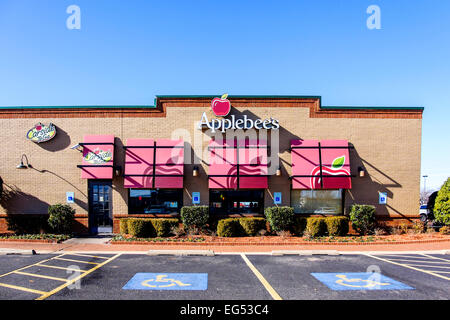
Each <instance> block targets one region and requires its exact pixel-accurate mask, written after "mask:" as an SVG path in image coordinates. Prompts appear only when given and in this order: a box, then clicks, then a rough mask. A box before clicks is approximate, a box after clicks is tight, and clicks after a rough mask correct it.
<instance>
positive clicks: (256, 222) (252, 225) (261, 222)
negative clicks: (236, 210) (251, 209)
mask: <svg viewBox="0 0 450 320" xmlns="http://www.w3.org/2000/svg"><path fill="white" fill-rule="evenodd" d="M239 223H240V225H241V227H242V231H243V234H244V235H246V236H249V237H253V236H256V235H257V234H258V231H259V230H261V229H264V230H265V229H266V219H264V218H258V217H252V218H240V219H239Z"/></svg>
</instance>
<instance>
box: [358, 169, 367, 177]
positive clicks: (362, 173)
mask: <svg viewBox="0 0 450 320" xmlns="http://www.w3.org/2000/svg"><path fill="white" fill-rule="evenodd" d="M358 173H359V176H360V177H361V178H362V177H364V176H365V175H366V170H365V169H364V168H363V167H358Z"/></svg>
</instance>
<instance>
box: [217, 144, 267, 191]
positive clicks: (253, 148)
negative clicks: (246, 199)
mask: <svg viewBox="0 0 450 320" xmlns="http://www.w3.org/2000/svg"><path fill="white" fill-rule="evenodd" d="M267 170H268V167H267V142H266V141H263V140H258V139H254V140H251V139H250V140H236V139H228V140H226V139H220V140H211V141H210V143H209V175H208V184H209V188H210V189H266V188H267V187H268V182H267V176H268V174H267Z"/></svg>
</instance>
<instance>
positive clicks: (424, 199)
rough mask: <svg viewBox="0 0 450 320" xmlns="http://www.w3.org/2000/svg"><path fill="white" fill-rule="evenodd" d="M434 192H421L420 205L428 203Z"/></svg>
mask: <svg viewBox="0 0 450 320" xmlns="http://www.w3.org/2000/svg"><path fill="white" fill-rule="evenodd" d="M432 193H433V192H432V191H424V190H422V191H420V205H424V204H427V203H428V198H429V197H430V195H431V194H432Z"/></svg>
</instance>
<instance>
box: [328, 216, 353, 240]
mask: <svg viewBox="0 0 450 320" xmlns="http://www.w3.org/2000/svg"><path fill="white" fill-rule="evenodd" d="M325 223H326V225H327V231H328V235H330V236H345V235H347V233H348V218H347V217H343V216H338V217H326V218H325Z"/></svg>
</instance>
